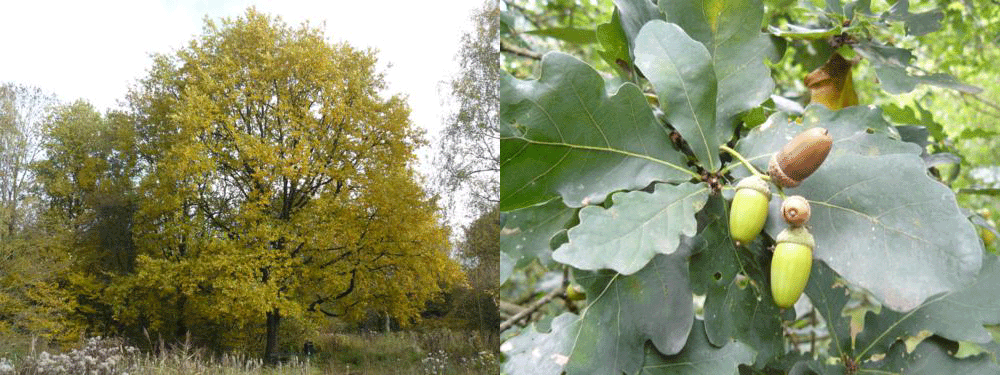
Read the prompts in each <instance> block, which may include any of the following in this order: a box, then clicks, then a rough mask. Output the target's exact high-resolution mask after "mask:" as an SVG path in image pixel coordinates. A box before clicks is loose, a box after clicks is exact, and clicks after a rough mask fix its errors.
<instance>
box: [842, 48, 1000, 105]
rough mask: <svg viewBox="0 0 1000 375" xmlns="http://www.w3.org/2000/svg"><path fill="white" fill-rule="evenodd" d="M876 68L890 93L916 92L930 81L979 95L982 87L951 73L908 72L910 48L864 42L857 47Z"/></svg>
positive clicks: (911, 56) (884, 88)
mask: <svg viewBox="0 0 1000 375" xmlns="http://www.w3.org/2000/svg"><path fill="white" fill-rule="evenodd" d="M854 50H855V51H857V52H858V53H859V54H861V56H864V57H865V58H866V59H868V60H869V61H871V63H872V65H874V67H875V74H876V75H877V76H878V79H879V82H880V83H881V85H882V89H883V90H885V91H886V92H888V93H890V94H902V93H907V92H910V91H913V89H914V88H916V86H917V85H918V84H927V85H933V86H938V87H943V88H947V89H952V90H956V91H960V92H965V93H970V94H978V93H980V92H982V91H983V89H982V88H979V87H976V86H972V85H968V84H964V83H961V82H959V81H958V80H956V79H955V77H952V76H951V75H949V74H945V73H933V74H923V75H914V74H910V73H909V72H908V68H911V66H910V61H911V60H913V54H912V53H911V52H910V51H909V50H906V49H903V48H897V47H888V46H884V45H880V44H878V43H874V42H868V41H865V42H861V43H858V44H857V45H855V48H854Z"/></svg>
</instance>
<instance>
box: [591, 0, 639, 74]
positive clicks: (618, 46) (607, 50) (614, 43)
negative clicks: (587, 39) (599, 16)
mask: <svg viewBox="0 0 1000 375" xmlns="http://www.w3.org/2000/svg"><path fill="white" fill-rule="evenodd" d="M597 41H598V42H599V43H600V45H601V48H603V49H604V50H603V51H598V52H599V53H600V55H601V57H602V58H603V59H604V61H605V62H607V63H608V65H610V66H613V67H615V68H616V70H617V71H619V72H621V73H623V76H626V77H627V76H630V75H631V73H632V72H631V70H632V55H631V54H630V53H629V51H631V49H630V47H629V39H628V36H626V35H625V30H624V29H622V24H621V17H620V16H619V12H618V10H617V9H616V10H615V12H614V13H613V14H612V15H611V22H608V23H604V24H600V25H597ZM622 63H624V65H625V66H624V67H623V66H622Z"/></svg>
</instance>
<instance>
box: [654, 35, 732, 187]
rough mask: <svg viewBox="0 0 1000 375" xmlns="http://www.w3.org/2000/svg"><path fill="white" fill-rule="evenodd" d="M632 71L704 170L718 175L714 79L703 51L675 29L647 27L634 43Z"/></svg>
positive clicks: (706, 54)
mask: <svg viewBox="0 0 1000 375" xmlns="http://www.w3.org/2000/svg"><path fill="white" fill-rule="evenodd" d="M635 65H636V66H637V67H639V70H641V71H642V73H643V74H644V75H645V76H646V78H647V79H649V81H650V82H651V83H652V84H653V87H654V88H655V89H656V93H657V96H658V97H659V98H660V107H662V108H663V111H664V112H665V113H666V118H667V122H669V123H670V125H672V126H673V127H674V129H676V130H677V132H678V133H680V134H681V136H682V137H684V139H685V140H686V141H687V142H688V144H689V145H690V146H691V149H692V150H693V151H694V155H695V156H696V157H697V158H698V159H699V160H700V161H701V162H702V164H703V165H704V166H705V167H706V168H707V169H709V170H713V171H714V170H717V169H718V167H719V144H720V143H721V142H719V138H720V137H719V133H718V132H717V130H716V124H715V108H716V106H715V101H716V79H715V71H714V70H713V68H712V59H711V56H710V55H709V54H708V50H707V49H705V46H704V45H702V44H701V43H698V42H697V41H695V40H694V39H691V38H690V37H689V36H688V35H687V34H685V33H684V30H681V28H680V27H678V26H677V25H675V24H671V23H666V22H663V21H659V20H657V21H651V22H649V23H647V24H646V26H645V27H643V28H642V31H640V32H639V35H638V36H637V37H636V42H635ZM727 135H728V134H727Z"/></svg>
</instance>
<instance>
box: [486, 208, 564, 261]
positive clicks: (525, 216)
mask: <svg viewBox="0 0 1000 375" xmlns="http://www.w3.org/2000/svg"><path fill="white" fill-rule="evenodd" d="M577 211H578V209H576V208H569V207H566V205H564V204H563V203H562V200H561V199H559V198H555V199H552V200H550V201H548V202H546V203H544V204H540V205H537V206H532V207H526V208H522V209H520V210H516V211H511V212H508V213H506V215H507V216H506V222H505V223H504V227H503V230H501V231H500V251H501V252H502V253H504V254H507V255H508V256H510V257H511V258H512V259H513V260H514V261H515V262H516V264H517V265H518V266H523V265H525V264H526V263H528V262H530V261H531V260H533V259H538V260H539V262H541V263H542V264H543V265H549V264H550V263H552V247H551V246H550V243H551V241H552V238H553V237H555V236H556V234H557V233H559V232H560V231H562V230H565V229H566V228H567V227H569V226H570V225H571V224H572V223H573V221H574V219H576V212H577Z"/></svg>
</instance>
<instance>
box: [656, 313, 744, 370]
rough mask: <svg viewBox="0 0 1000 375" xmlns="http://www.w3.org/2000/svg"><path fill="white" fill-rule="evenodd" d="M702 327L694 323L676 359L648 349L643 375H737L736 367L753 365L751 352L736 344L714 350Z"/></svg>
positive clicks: (736, 342)
mask: <svg viewBox="0 0 1000 375" xmlns="http://www.w3.org/2000/svg"><path fill="white" fill-rule="evenodd" d="M703 326H704V323H703V322H702V321H700V320H695V322H694V327H693V328H692V329H691V335H690V337H688V339H687V344H685V345H684V350H683V351H681V352H680V353H677V354H676V355H663V354H661V353H659V352H657V351H656V350H655V349H654V348H651V347H647V348H646V357H645V361H644V362H643V364H642V374H650V375H660V374H662V375H667V374H678V375H680V374H739V371H738V370H737V368H738V366H739V365H741V364H744V365H749V364H750V363H752V362H753V360H754V351H753V349H752V348H750V347H749V346H747V345H746V344H743V343H741V342H739V341H732V342H728V343H726V345H725V346H722V347H715V346H713V345H712V344H710V343H709V342H708V337H707V336H705V330H704V329H703V328H704V327H703Z"/></svg>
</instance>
